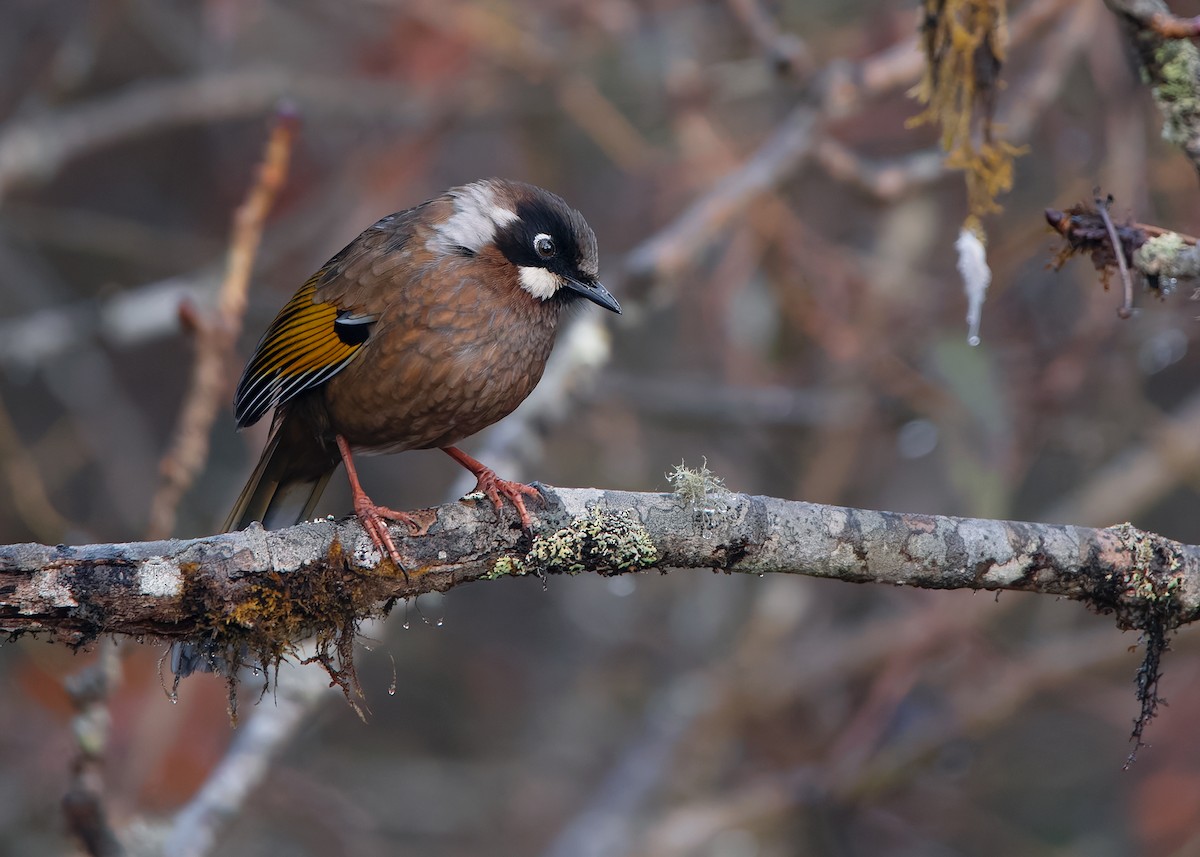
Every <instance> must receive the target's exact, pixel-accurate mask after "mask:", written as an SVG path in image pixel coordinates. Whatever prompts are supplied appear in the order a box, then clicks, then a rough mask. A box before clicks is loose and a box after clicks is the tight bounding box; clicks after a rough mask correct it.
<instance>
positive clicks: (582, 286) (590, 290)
mask: <svg viewBox="0 0 1200 857" xmlns="http://www.w3.org/2000/svg"><path fill="white" fill-rule="evenodd" d="M563 285H564V286H566V287H567V288H568V289H570V290H571V291H573V292H575V293H576V294H577V295H580V296H581V297H585V298H587V299H588V300H589V301H591V302H592V303H594V304H599V305H600V306H602V307H604V308H605V309H610V310H612V311H613V312H615V313H617V314H618V315H620V313H621V305H620V304H619V303H617V299H616V298H614V297H613V296H612V295H611V294H610V293H609V291H608V289H606V288H604V286H602V285H600V284H599V283H597V282H591V283H585V282H584V281H583V280H576V279H575V278H574V277H563Z"/></svg>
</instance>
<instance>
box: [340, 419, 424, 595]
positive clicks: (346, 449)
mask: <svg viewBox="0 0 1200 857" xmlns="http://www.w3.org/2000/svg"><path fill="white" fill-rule="evenodd" d="M337 445H338V451H339V452H340V453H341V454H342V464H344V465H346V478H347V479H349V480H350V495H351V496H352V497H353V498H354V514H355V515H357V516H358V520H359V521H360V522H361V523H362V525H363V529H364V530H366V531H367V535H368V536H370V538H371V542H372V543H373V544H374V545H375V549H376V550H378V551H379V552H380V553H381V554H383V553H386V554H387V555H388V556H389V557H390V558H391V560H392V562H394V563H395V564H396V567H397V568H398V569H400V570H401V571H403V572H404V577H405V579H407V578H408V571H407V570H406V569H405V568H404V563H402V562H401V561H400V551H398V550H396V543H395V542H394V541H392V534H391V531H389V530H388V526H387V523H386V521H393V522H395V523H397V524H406V525H407V526H408V529H409V532H411V533H412V534H413V535H420V534H421V532H423V530H422V527H421V524H420V522H418V521H417V519H416V518H415V517H414V516H413V515H410V514H409V513H408V512H397V511H396V510H395V509H389V508H388V507H387V506H379V505H376V504H375V503H373V502H371V498H370V497H368V496H367V492H366V491H364V490H363V489H362V485H361V484H360V483H359V481H358V471H356V470H355V469H354V459H353V457H352V456H351V455H350V444H348V443H347V442H346V439H345V438H344V437H342V436H341V435H340V434H339V435H338V436H337Z"/></svg>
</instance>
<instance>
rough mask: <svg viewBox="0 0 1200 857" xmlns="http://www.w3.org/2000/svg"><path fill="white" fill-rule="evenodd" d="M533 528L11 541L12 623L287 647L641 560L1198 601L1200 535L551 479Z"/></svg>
mask: <svg viewBox="0 0 1200 857" xmlns="http://www.w3.org/2000/svg"><path fill="white" fill-rule="evenodd" d="M543 491H544V494H545V498H546V502H545V504H544V505H542V506H541V507H540V508H539V509H537V511H536V513H535V522H534V523H535V527H534V532H533V534H532V536H531V535H530V534H526V533H524V532H523V531H522V530H521V529H520V527H519V525H518V524H517V522H516V520H515V518H514V517H513V516H512V515H511V514H508V513H507V512H506V513H505V514H504V515H503V516H501V518H500V519H499V520H498V519H497V517H496V512H495V511H494V510H493V509H492V508H491V506H490V505H489V504H487V503H486V502H482V503H481V502H472V501H467V502H459V503H450V504H447V505H444V506H441V507H438V508H436V509H431V510H428V511H426V512H423V513H421V515H422V516H423V518H424V520H426V521H427V522H428V527H427V532H426V533H425V534H423V535H420V536H408V535H407V534H406V532H405V531H403V530H402V529H397V530H395V531H394V533H395V537H396V541H397V544H398V545H399V546H400V550H401V553H402V555H403V557H404V558H405V559H406V560H407V577H406V576H405V574H404V573H403V572H401V571H400V570H399V569H396V568H394V567H393V566H391V564H390V563H388V562H385V561H383V560H381V558H380V557H379V555H378V554H377V553H376V552H375V551H374V549H373V548H372V547H371V545H370V542H369V541H367V539H366V537H365V536H364V534H363V531H362V528H361V527H360V526H359V525H358V523H357V522H356V521H355V520H354V519H352V518H351V519H346V520H343V521H330V520H319V521H314V522H310V523H306V524H301V525H299V526H296V527H292V528H290V529H286V530H279V531H274V532H267V531H264V530H262V529H261V528H258V527H252V528H251V529H249V530H246V531H244V532H239V533H226V534H222V535H216V536H208V537H205V538H200V539H192V540H186V541H185V540H170V541H159V542H134V543H128V544H101V545H87V546H81V547H67V546H65V545H59V546H57V547H47V546H43V545H36V544H25V545H12V546H7V547H0V628H3V629H4V630H7V631H9V632H16V633H22V632H48V633H51V634H53V635H55V637H56V638H58V639H60V640H62V641H64V642H68V643H71V644H75V645H78V644H82V643H86V642H88V641H89V640H91V639H93V638H94V637H96V636H97V635H100V634H105V633H118V634H131V635H139V634H147V635H156V636H159V637H163V638H172V639H180V638H194V637H196V636H197V635H202V636H203V635H207V636H214V635H215V636H219V637H228V638H230V639H234V638H238V637H244V636H246V635H249V636H251V637H252V638H254V639H253V641H254V642H259V643H261V642H265V640H264V634H268V633H269V634H271V635H275V636H276V637H277V638H278V639H277V640H276V643H277V644H281V645H286V644H287V643H288V642H289V641H292V640H296V639H300V638H302V637H304V636H308V635H311V634H313V633H320V632H321V631H322V630H332V629H337V628H340V627H342V626H344V625H345V623H346V622H348V621H354V620H356V619H361V618H365V617H367V616H370V615H375V614H378V613H380V612H381V611H383V610H385V609H386V608H387V606H389V604H390V603H393V602H394V601H395V600H396V599H401V598H407V597H411V596H414V595H418V594H420V593H423V592H431V591H445V590H447V589H450V588H452V587H454V586H457V585H459V584H461V583H466V582H468V581H472V580H480V579H495V578H497V577H504V576H510V575H526V574H532V575H544V574H557V573H570V574H574V573H597V574H604V575H616V574H623V573H627V572H636V571H642V570H645V569H650V568H654V569H659V570H664V571H665V570H667V569H675V568H679V569H715V570H720V571H726V572H730V573H735V572H736V573H747V574H780V573H790V574H805V575H812V576H817V577H830V578H836V579H840V580H846V581H852V582H856V583H863V582H876V583H890V584H894V585H907V586H916V587H921V588H928V589H974V590H979V589H984V590H1001V589H1007V590H1020V591H1028V592H1041V593H1045V594H1049V595H1055V596H1062V597H1067V598H1071V599H1075V600H1078V601H1082V602H1084V603H1085V604H1087V605H1088V606H1089V607H1091V608H1092V609H1095V610H1097V611H1099V612H1102V613H1113V614H1115V615H1116V618H1117V622H1118V624H1119V625H1120V626H1121V627H1123V628H1138V629H1145V627H1146V617H1147V616H1150V615H1153V616H1162V615H1163V612H1164V605H1166V606H1168V607H1169V610H1167V611H1166V612H1167V614H1168V619H1167V621H1168V622H1169V624H1170V625H1171V626H1172V628H1174V627H1178V626H1179V625H1183V624H1186V623H1189V622H1192V621H1195V619H1196V618H1197V616H1198V615H1200V547H1197V546H1190V545H1183V544H1179V543H1177V542H1174V541H1170V540H1168V539H1165V538H1162V537H1159V536H1155V535H1151V534H1146V533H1141V532H1139V531H1137V530H1135V529H1133V528H1132V527H1130V526H1128V525H1122V526H1118V527H1111V528H1107V529H1090V528H1085V527H1072V526H1057V525H1049V524H1033V523H1015V522H1008V521H992V520H980V519H970V518H951V517H941V516H930V515H909V514H900V513H892V512H873V511H865V510H860V509H849V508H842V507H837V506H823V505H818V504H813V503H803V502H798V501H790V500H780V499H776V498H771V497H752V496H748V495H744V494H737V493H733V492H725V493H723V494H722V495H721V497H720V498H719V499H720V503H715V502H714V503H712V504H706V505H705V507H704V508H700V507H699V506H698V505H697V504H696V503H695V502H694V498H693V499H692V500H684V499H681V498H680V497H679V496H678V495H676V494H636V493H628V492H621V491H601V490H596V489H566V488H550V487H543Z"/></svg>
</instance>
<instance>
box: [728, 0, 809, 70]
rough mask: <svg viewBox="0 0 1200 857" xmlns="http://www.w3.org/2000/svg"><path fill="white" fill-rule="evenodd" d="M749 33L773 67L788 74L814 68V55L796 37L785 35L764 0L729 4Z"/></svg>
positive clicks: (744, 0)
mask: <svg viewBox="0 0 1200 857" xmlns="http://www.w3.org/2000/svg"><path fill="white" fill-rule="evenodd" d="M725 2H726V5H727V6H729V10H730V11H731V12H732V13H733V15H734V17H735V18H737V19H738V21H739V22H740V23H741V25H742V26H743V27H745V29H746V32H747V33H749V34H750V36H751V37H752V38H753V39H754V40H755V41H756V42H758V43H759V45H760V46H761V47H762V48H763V50H764V51H765V52H766V54H767V58H768V59H769V60H770V62H771V64H772V65H773V66H774V67H775V68H776V70H778V71H779V72H782V73H785V74H795V73H803V72H806V71H809V70H810V68H811V66H812V53H811V52H810V51H809V49H808V45H806V44H805V43H804V42H803V40H801V39H800V37H799V36H797V35H795V34H794V33H785V32H782V31H781V30H780V29H779V27H778V25H777V24H776V23H775V21H773V20H772V19H771V16H770V14H768V12H767V10H766V9H764V8H763V6H762V3H761V2H760V0H725Z"/></svg>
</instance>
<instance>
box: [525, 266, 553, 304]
mask: <svg viewBox="0 0 1200 857" xmlns="http://www.w3.org/2000/svg"><path fill="white" fill-rule="evenodd" d="M517 273H518V275H519V276H520V278H521V288H523V289H524V290H525V291H527V292H529V294H531V295H533V296H534V297H535V298H538V299H539V300H543V301H544V300H546V299H548V298H550V297H552V296H553V295H554V293H555V292H557V291H558V290H559V287H560V286H561V285H562V281H561V280H559V278H558V274H555V273H553V272H551V271H547V270H546V269H545V268H530V267H525V266H522V267H520V268H518V269H517Z"/></svg>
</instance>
